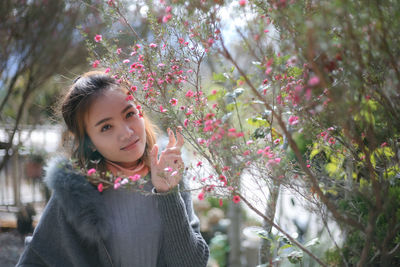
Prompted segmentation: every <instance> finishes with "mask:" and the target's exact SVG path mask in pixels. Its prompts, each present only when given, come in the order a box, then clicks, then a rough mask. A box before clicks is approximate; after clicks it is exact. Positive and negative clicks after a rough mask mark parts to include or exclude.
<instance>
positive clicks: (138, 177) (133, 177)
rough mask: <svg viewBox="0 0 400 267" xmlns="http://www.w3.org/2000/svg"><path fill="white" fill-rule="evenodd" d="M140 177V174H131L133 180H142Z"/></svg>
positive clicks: (130, 177)
mask: <svg viewBox="0 0 400 267" xmlns="http://www.w3.org/2000/svg"><path fill="white" fill-rule="evenodd" d="M140 178H141V176H140V174H135V175H134V176H129V179H130V180H131V181H132V182H136V181H138V180H140Z"/></svg>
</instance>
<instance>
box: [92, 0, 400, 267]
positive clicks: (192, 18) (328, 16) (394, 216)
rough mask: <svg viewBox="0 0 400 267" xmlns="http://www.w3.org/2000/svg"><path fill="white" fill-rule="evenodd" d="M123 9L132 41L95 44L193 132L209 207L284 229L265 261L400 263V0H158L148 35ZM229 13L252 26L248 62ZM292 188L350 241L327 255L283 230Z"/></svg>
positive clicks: (146, 102)
mask: <svg viewBox="0 0 400 267" xmlns="http://www.w3.org/2000/svg"><path fill="white" fill-rule="evenodd" d="M143 5H144V6H145V4H143ZM122 7H123V5H122V3H121V2H119V1H109V8H110V9H111V10H114V11H113V12H114V14H116V15H117V16H118V17H119V18H120V19H121V20H122V21H123V22H124V23H123V24H124V25H125V26H126V33H127V34H129V33H130V34H131V36H132V39H131V42H132V43H131V44H130V45H129V46H127V47H120V48H121V50H119V51H123V53H122V54H121V53H116V52H115V51H116V50H115V49H114V48H113V49H109V48H110V47H112V45H113V40H112V38H108V39H105V40H103V41H102V42H99V43H98V44H97V46H91V48H92V49H100V48H101V49H105V50H106V51H108V53H105V54H102V55H98V56H100V57H101V59H102V60H101V62H102V65H103V66H104V67H109V68H110V69H108V71H111V72H112V73H113V74H114V75H116V76H115V77H116V78H117V79H119V80H120V81H121V83H123V82H124V81H125V80H128V81H130V82H131V84H133V85H134V86H132V87H131V91H132V95H133V97H134V98H135V99H136V100H137V101H139V102H140V104H141V106H142V108H143V109H145V110H146V112H153V114H155V115H158V116H159V117H160V118H161V121H162V122H163V123H165V124H166V125H170V126H171V125H173V126H183V128H184V136H185V138H186V141H187V143H188V144H190V146H191V148H192V149H193V150H194V151H195V153H194V155H195V156H196V157H197V158H198V161H197V163H195V164H193V165H192V166H190V171H191V173H192V174H193V177H194V179H195V180H197V181H198V183H199V185H201V186H199V187H200V193H199V198H200V199H203V198H204V196H216V197H221V198H228V199H232V200H233V201H234V202H239V201H241V202H244V203H245V204H246V205H248V206H249V207H250V208H252V209H254V211H255V212H256V213H257V214H259V215H260V216H261V217H262V218H263V219H264V220H265V222H266V225H267V226H268V227H267V228H266V232H265V233H264V236H265V237H266V239H270V238H269V237H268V236H269V235H270V234H271V229H272V228H275V229H277V230H279V231H280V232H282V233H283V234H284V235H285V237H286V238H287V239H288V240H289V241H287V244H286V245H285V246H281V247H280V248H279V247H278V248H279V249H275V250H273V251H271V250H269V251H264V252H265V253H264V254H263V255H264V256H263V257H262V258H261V260H262V263H271V264H272V259H273V257H274V256H277V255H278V256H286V257H287V258H288V259H290V261H292V262H295V261H297V260H301V255H302V252H301V251H303V252H305V253H307V254H308V255H309V256H310V257H311V258H313V259H314V260H315V261H316V262H318V263H319V264H320V265H323V266H327V265H328V264H331V265H333V264H336V265H337V266H342V265H346V266H352V265H355V264H356V265H357V266H377V265H380V266H393V265H398V264H399V262H400V245H399V239H400V235H399V233H400V231H399V229H400V204H399V203H400V202H399V200H400V184H399V183H400V182H399V175H400V169H399V162H400V160H399V152H400V151H399V137H400V136H399V135H400V132H399V130H400V120H399V118H400V105H399V104H398V103H400V102H399V97H400V94H399V93H400V71H399V68H400V65H399V62H398V60H397V58H398V56H399V54H400V50H399V49H400V48H399V47H400V46H399V36H398V32H400V22H399V21H398V20H395V19H394V18H396V16H397V14H398V13H399V11H400V4H399V3H397V1H389V0H387V1H379V2H378V1H344V0H343V1H342V0H337V1H306V0H304V1H285V0H279V1H278V0H270V1H259V0H254V1H246V0H240V1H185V2H181V1H174V3H173V5H172V4H171V6H169V5H167V4H166V3H165V1H161V5H159V6H155V5H153V4H152V2H149V3H148V4H147V7H152V8H149V10H151V11H152V12H149V13H147V15H146V19H147V21H148V22H149V25H150V27H151V29H152V33H153V34H152V35H150V36H148V37H149V38H148V39H142V38H140V37H139V36H138V35H137V34H135V29H134V27H132V26H131V25H129V24H128V23H127V20H126V19H125V15H124V13H123V12H122V11H121V8H122ZM226 10H230V11H231V12H234V16H235V17H238V18H241V19H242V22H243V24H242V25H241V27H239V26H238V27H237V28H236V32H237V36H239V37H240V38H239V40H237V39H236V40H235V42H236V43H237V44H239V48H240V50H241V51H242V52H241V53H239V54H234V53H233V46H232V45H227V40H226V39H227V35H224V26H226V25H225V24H224V21H222V19H221V17H222V14H226ZM224 12H225V13H224ZM206 58H209V59H210V58H214V59H218V60H220V62H221V65H220V69H222V71H220V72H218V73H213V77H212V79H213V81H212V83H208V84H206V86H204V84H203V83H202V79H201V74H202V72H201V65H202V63H203V62H204V61H205V60H206ZM215 62H217V61H215ZM245 176H246V177H250V178H251V179H252V181H253V183H255V184H257V185H259V190H261V191H263V192H262V193H264V194H265V195H266V196H267V199H266V200H265V201H266V203H267V202H268V200H269V203H270V204H269V207H270V209H269V211H268V213H267V214H265V213H264V211H263V210H258V209H257V208H256V206H255V203H254V201H253V202H252V196H251V195H248V194H247V195H246V194H245V191H244V190H243V189H244V188H243V187H246V186H248V185H247V184H244V183H243V182H241V179H243V178H244V177H245ZM280 187H284V188H287V189H290V190H292V191H293V192H294V193H295V194H296V195H297V196H298V197H301V198H303V199H304V200H306V201H307V202H308V203H309V207H310V208H312V210H313V212H314V213H315V214H318V215H320V216H321V218H322V219H323V220H324V223H325V226H326V228H328V227H327V225H328V223H327V222H328V221H334V222H336V223H337V224H338V225H339V227H340V228H341V230H342V231H343V233H347V236H346V237H345V240H344V244H343V245H342V246H339V245H336V243H337V242H336V241H335V240H332V248H331V249H328V250H326V251H325V252H324V253H323V254H319V255H317V254H316V252H313V251H311V250H310V249H309V248H308V247H307V245H306V244H301V243H300V242H299V241H298V240H296V239H295V238H294V237H292V236H291V235H289V234H288V233H287V232H286V231H285V230H284V229H283V228H282V227H280V226H279V225H277V224H276V223H275V222H274V216H275V215H274V214H275V213H274V212H273V209H274V207H275V205H276V201H274V197H275V196H274V195H275V194H276V193H277V192H278V191H277V189H279V188H280ZM267 188H270V189H269V190H268V189H267ZM327 230H328V231H329V229H327ZM332 239H333V238H332ZM290 246H291V247H292V248H294V249H295V250H294V251H292V253H291V254H285V253H286V252H285V248H288V247H290ZM266 247H269V248H271V246H270V245H269V246H268V245H267V246H266ZM298 249H300V250H298ZM322 257H323V259H322Z"/></svg>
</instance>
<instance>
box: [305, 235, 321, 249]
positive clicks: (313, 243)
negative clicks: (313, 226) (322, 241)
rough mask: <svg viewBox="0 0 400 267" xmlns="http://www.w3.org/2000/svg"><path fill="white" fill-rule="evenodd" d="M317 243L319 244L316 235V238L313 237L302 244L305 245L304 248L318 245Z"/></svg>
mask: <svg viewBox="0 0 400 267" xmlns="http://www.w3.org/2000/svg"><path fill="white" fill-rule="evenodd" d="M318 244H319V238H318V237H316V238H314V239H311V240H310V241H308V242H307V243H305V244H304V246H305V247H306V248H308V247H311V246H315V245H318Z"/></svg>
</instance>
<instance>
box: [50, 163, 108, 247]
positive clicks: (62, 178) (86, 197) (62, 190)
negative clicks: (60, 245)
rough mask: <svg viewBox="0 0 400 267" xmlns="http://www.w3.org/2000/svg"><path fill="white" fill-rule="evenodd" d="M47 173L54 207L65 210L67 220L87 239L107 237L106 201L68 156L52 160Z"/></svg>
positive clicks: (63, 211)
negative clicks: (104, 206)
mask: <svg viewBox="0 0 400 267" xmlns="http://www.w3.org/2000/svg"><path fill="white" fill-rule="evenodd" d="M45 171H46V175H45V181H46V184H47V185H48V187H49V188H50V189H51V191H52V198H53V201H54V205H55V206H56V207H57V208H61V210H62V213H63V214H64V216H65V218H66V220H67V221H68V222H69V223H71V224H72V225H73V226H74V227H75V229H76V230H77V231H78V233H79V234H80V235H81V236H82V237H84V238H85V239H88V240H93V239H96V238H94V237H95V236H97V237H98V236H104V235H105V233H106V232H107V231H105V228H106V227H104V226H105V225H106V220H105V216H106V214H104V211H103V209H102V207H103V198H102V196H101V194H100V192H99V191H98V190H97V189H96V188H95V187H94V186H93V185H92V184H90V183H89V181H88V180H87V179H86V176H85V175H84V174H83V173H82V172H81V171H79V170H77V169H76V168H74V167H73V164H72V162H71V161H70V160H68V159H67V158H65V157H56V158H53V159H51V160H50V161H49V163H48V164H47V167H46V169H45ZM103 228H104V229H103Z"/></svg>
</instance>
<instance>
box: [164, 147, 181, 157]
mask: <svg viewBox="0 0 400 267" xmlns="http://www.w3.org/2000/svg"><path fill="white" fill-rule="evenodd" d="M162 154H164V155H165V154H168V155H180V154H181V149H180V148H178V147H175V146H174V147H171V148H167V149H165V150H164V151H163V152H162Z"/></svg>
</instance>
